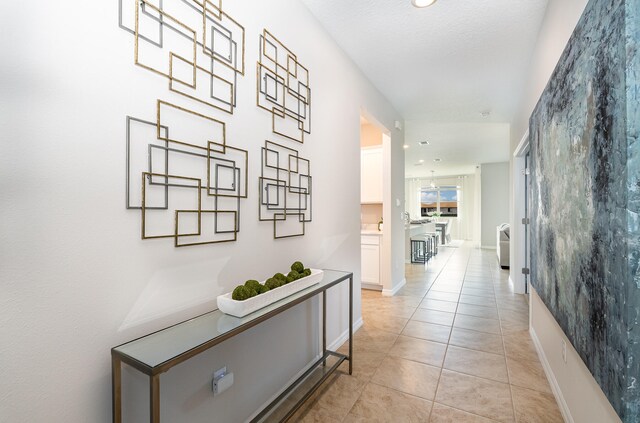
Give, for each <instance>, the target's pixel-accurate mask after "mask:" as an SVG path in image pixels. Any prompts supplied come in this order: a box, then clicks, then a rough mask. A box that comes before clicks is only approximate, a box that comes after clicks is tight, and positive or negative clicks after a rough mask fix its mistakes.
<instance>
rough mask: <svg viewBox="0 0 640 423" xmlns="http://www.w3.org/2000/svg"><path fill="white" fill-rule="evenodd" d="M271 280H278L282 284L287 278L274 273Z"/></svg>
mask: <svg viewBox="0 0 640 423" xmlns="http://www.w3.org/2000/svg"><path fill="white" fill-rule="evenodd" d="M273 278H274V279H280V280H281V281H282V282H285V281H286V280H287V277H286V276H285V275H283V274H282V273H276V274H275V275H273Z"/></svg>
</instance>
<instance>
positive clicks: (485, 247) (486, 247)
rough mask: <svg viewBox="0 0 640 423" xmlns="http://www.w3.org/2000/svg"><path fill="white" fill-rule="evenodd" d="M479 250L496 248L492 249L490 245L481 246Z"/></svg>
mask: <svg viewBox="0 0 640 423" xmlns="http://www.w3.org/2000/svg"><path fill="white" fill-rule="evenodd" d="M480 248H481V249H483V250H497V248H496V247H492V246H490V245H481V246H480Z"/></svg>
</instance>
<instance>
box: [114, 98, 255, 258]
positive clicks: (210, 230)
mask: <svg viewBox="0 0 640 423" xmlns="http://www.w3.org/2000/svg"><path fill="white" fill-rule="evenodd" d="M194 117H195V119H194ZM198 120H199V121H198ZM185 123H188V124H189V131H188V133H187V131H183V132H182V133H180V131H179V130H174V129H179V128H180V127H182V126H184V125H185ZM126 129H127V131H126V134H127V164H126V172H127V178H126V182H127V184H126V185H127V187H126V189H127V191H126V192H127V195H126V198H127V204H126V206H127V208H128V209H138V210H140V211H141V217H142V239H155V238H173V239H174V245H175V246H176V247H184V246H190V245H202V244H215V243H220V242H229V241H235V240H236V239H237V234H238V232H239V231H240V200H241V199H243V198H247V176H248V175H247V167H248V153H247V151H246V150H242V149H239V148H235V147H232V146H229V145H227V144H226V143H225V135H224V134H225V124H224V123H223V122H220V121H217V120H215V119H213V118H210V117H207V116H204V115H198V114H197V113H196V112H193V111H190V110H187V109H185V108H183V107H179V106H176V105H173V104H170V103H168V102H165V101H161V100H158V102H157V120H156V121H155V122H153V121H147V120H143V119H138V118H135V117H130V116H128V117H127V128H126Z"/></svg>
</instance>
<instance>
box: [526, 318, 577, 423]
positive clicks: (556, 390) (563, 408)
mask: <svg viewBox="0 0 640 423" xmlns="http://www.w3.org/2000/svg"><path fill="white" fill-rule="evenodd" d="M529 334H530V335H531V339H532V340H533V345H535V347H536V351H537V352H538V357H539V358H540V363H541V364H542V368H543V369H544V373H545V374H546V375H547V380H548V381H549V385H551V390H552V391H553V396H554V397H556V401H557V402H558V408H560V413H562V418H564V421H565V422H566V423H575V422H574V420H573V417H572V416H571V411H570V410H569V406H568V405H567V402H566V401H565V399H564V395H562V390H561V389H560V385H558V381H557V380H556V376H555V375H554V374H553V370H551V365H550V364H549V360H547V356H546V355H545V353H544V350H543V349H542V344H541V343H540V340H539V339H538V335H536V331H535V330H534V329H533V327H531V326H530V327H529Z"/></svg>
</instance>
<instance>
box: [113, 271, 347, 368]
mask: <svg viewBox="0 0 640 423" xmlns="http://www.w3.org/2000/svg"><path fill="white" fill-rule="evenodd" d="M351 275H352V273H351V272H342V271H337V270H324V274H323V276H322V280H321V281H320V282H319V283H317V284H315V285H312V286H310V287H309V288H306V289H303V290H301V291H298V292H296V293H295V294H292V295H290V296H288V297H286V298H283V299H282V300H280V301H276V302H275V303H273V304H270V305H268V306H266V307H264V308H261V309H260V310H257V311H255V312H253V313H251V314H248V315H247V316H245V317H242V318H239V317H234V316H231V315H228V314H224V313H222V312H221V311H219V310H214V311H211V312H209V313H206V314H203V315H201V316H198V317H195V318H193V319H191V320H187V321H185V322H182V323H178V324H177V325H174V326H171V327H168V328H166V329H163V330H160V331H158V332H155V333H152V334H150V335H147V336H144V337H142V338H139V339H136V340H134V341H131V342H127V343H126V344H122V345H120V346H117V347H115V348H113V350H114V351H116V352H118V353H120V354H122V355H126V356H129V357H131V358H133V359H134V360H136V361H138V362H140V363H142V364H144V365H147V366H149V367H151V368H153V367H156V366H159V365H161V364H163V363H165V362H167V361H169V360H172V359H174V358H176V357H179V356H180V355H182V354H184V353H186V352H188V351H190V350H192V349H194V348H196V347H198V346H200V345H202V344H204V343H207V342H210V341H215V340H216V339H217V338H219V339H220V342H222V340H223V339H226V338H225V335H228V334H229V332H232V331H234V330H240V331H242V327H243V326H245V325H246V328H249V327H250V326H249V325H248V323H251V322H252V321H254V320H256V319H259V318H260V317H262V316H264V315H266V314H268V313H270V312H272V311H274V310H278V309H279V308H282V307H285V306H287V305H288V304H290V303H295V302H301V301H303V300H302V298H304V297H305V296H308V295H310V294H311V295H313V293H318V292H322V291H323V290H326V289H328V288H330V287H331V286H333V285H335V284H337V283H339V282H342V281H344V280H346V279H348V278H349V277H350V276H351ZM214 345H215V344H214ZM212 346H213V345H212Z"/></svg>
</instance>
